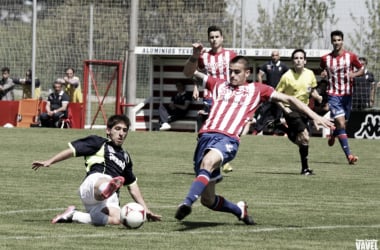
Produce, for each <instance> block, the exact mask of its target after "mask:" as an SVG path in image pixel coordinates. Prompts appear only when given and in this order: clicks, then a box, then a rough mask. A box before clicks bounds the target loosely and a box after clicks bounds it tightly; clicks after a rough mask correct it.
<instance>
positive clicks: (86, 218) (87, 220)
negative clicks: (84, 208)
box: [73, 211, 92, 224]
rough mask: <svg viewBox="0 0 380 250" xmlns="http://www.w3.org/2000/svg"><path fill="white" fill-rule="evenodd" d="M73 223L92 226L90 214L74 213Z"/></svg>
mask: <svg viewBox="0 0 380 250" xmlns="http://www.w3.org/2000/svg"><path fill="white" fill-rule="evenodd" d="M73 221H75V222H79V223H83V224H92V221H91V216H90V214H89V213H83V212H79V211H75V212H74V214H73Z"/></svg>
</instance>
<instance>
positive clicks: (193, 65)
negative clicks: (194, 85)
mask: <svg viewBox="0 0 380 250" xmlns="http://www.w3.org/2000/svg"><path fill="white" fill-rule="evenodd" d="M202 51H203V45H202V44H201V43H194V44H193V55H192V56H191V57H190V58H189V59H188V60H187V61H186V64H185V66H184V68H183V73H184V74H185V76H187V77H192V76H193V75H194V72H195V71H196V70H197V68H198V59H199V57H200V56H201V53H202Z"/></svg>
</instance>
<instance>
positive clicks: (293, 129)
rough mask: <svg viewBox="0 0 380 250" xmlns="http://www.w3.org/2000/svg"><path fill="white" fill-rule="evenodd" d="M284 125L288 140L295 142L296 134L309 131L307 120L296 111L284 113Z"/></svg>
mask: <svg viewBox="0 0 380 250" xmlns="http://www.w3.org/2000/svg"><path fill="white" fill-rule="evenodd" d="M284 116H285V120H286V123H287V124H288V129H287V131H286V132H287V134H288V138H289V140H291V141H292V142H295V140H296V137H297V134H298V133H300V132H302V131H304V130H305V128H306V129H308V130H309V118H308V117H306V116H304V115H303V114H301V113H300V112H298V111H292V112H291V113H289V114H286V113H284Z"/></svg>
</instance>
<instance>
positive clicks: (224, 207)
mask: <svg viewBox="0 0 380 250" xmlns="http://www.w3.org/2000/svg"><path fill="white" fill-rule="evenodd" d="M209 208H210V209H212V210H214V211H219V212H225V213H232V214H234V215H236V216H237V217H238V218H239V217H240V215H241V211H240V208H239V207H238V206H237V205H236V204H234V203H232V202H230V201H228V200H226V199H224V197H223V196H220V195H216V196H215V201H214V204H213V205H212V206H210V207H209Z"/></svg>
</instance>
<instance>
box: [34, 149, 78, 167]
mask: <svg viewBox="0 0 380 250" xmlns="http://www.w3.org/2000/svg"><path fill="white" fill-rule="evenodd" d="M72 156H74V153H73V150H72V149H71V148H68V149H65V150H63V151H61V152H59V153H58V154H56V155H54V156H53V157H52V158H50V159H48V160H45V161H34V162H33V163H32V169H34V170H38V169H39V168H40V167H50V166H51V165H53V164H54V163H56V162H59V161H63V160H66V159H68V158H70V157H72Z"/></svg>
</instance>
